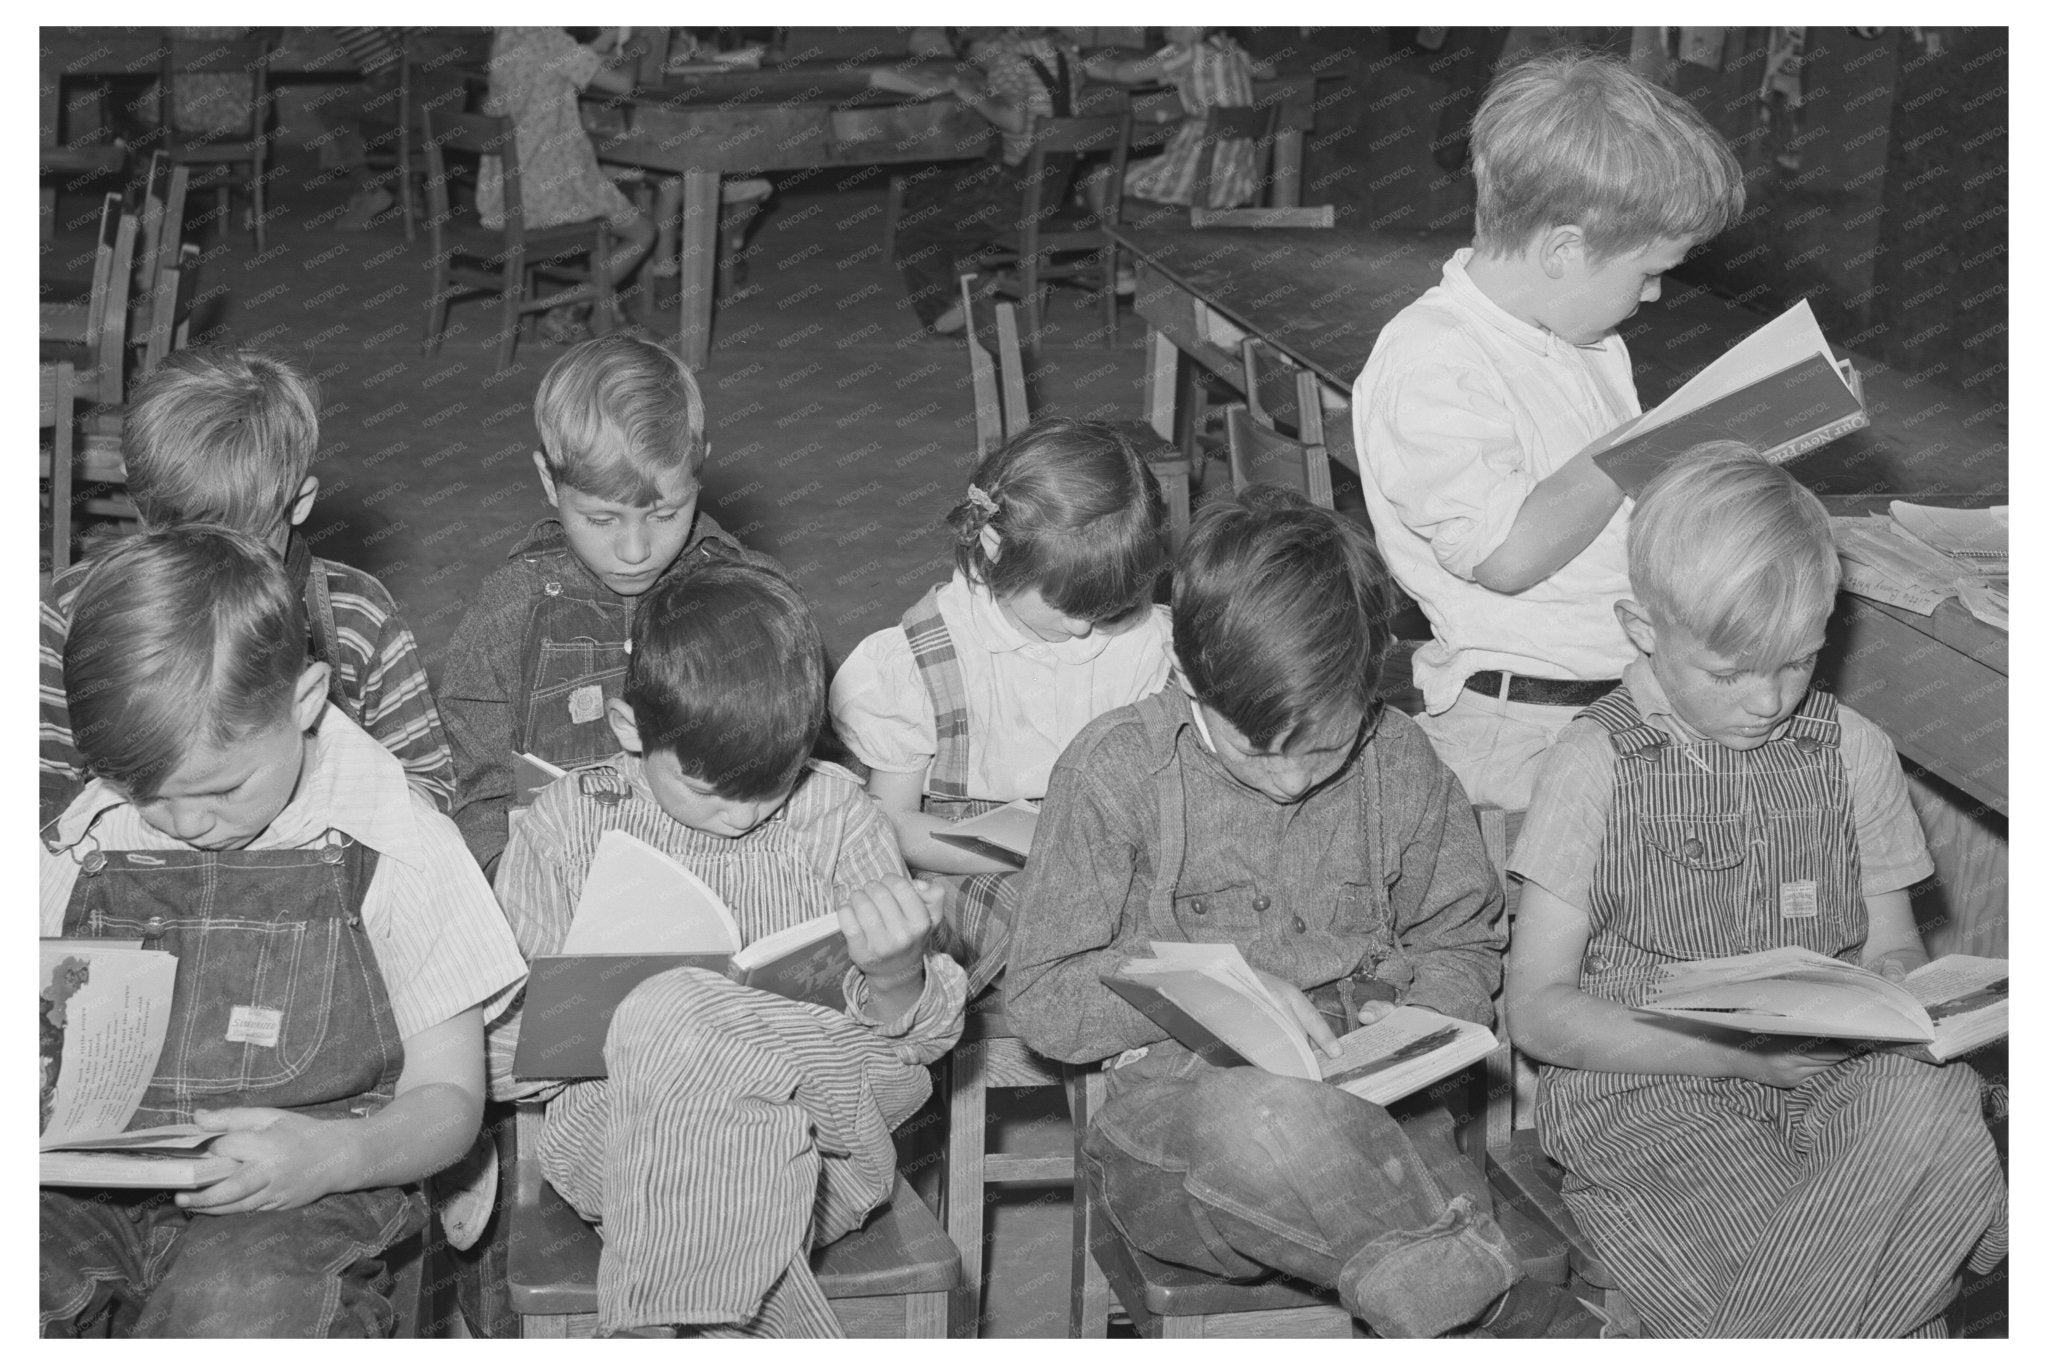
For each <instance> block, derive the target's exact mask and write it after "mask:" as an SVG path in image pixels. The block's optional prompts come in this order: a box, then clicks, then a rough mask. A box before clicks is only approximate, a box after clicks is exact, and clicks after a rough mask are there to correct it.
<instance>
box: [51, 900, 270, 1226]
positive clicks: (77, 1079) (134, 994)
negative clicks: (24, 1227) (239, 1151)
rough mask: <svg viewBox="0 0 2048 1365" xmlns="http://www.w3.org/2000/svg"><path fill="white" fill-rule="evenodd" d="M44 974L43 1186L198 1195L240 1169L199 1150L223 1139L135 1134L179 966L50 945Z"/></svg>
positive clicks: (112, 946) (128, 950) (114, 948)
mask: <svg viewBox="0 0 2048 1365" xmlns="http://www.w3.org/2000/svg"><path fill="white" fill-rule="evenodd" d="M40 967H41V970H40V973H39V979H40V981H41V990H40V998H39V999H38V1000H37V1002H36V1004H37V1020H38V1023H39V1025H40V1029H39V1033H40V1038H39V1042H38V1051H39V1053H40V1055H41V1062H42V1103H41V1115H40V1118H41V1136H40V1139H39V1142H38V1146H39V1149H40V1156H39V1165H40V1168H41V1169H40V1172H39V1179H40V1181H41V1183H42V1184H45V1185H90V1186H95V1187H100V1188H113V1187H119V1186H130V1187H136V1188H144V1189H165V1190H192V1189H198V1188H200V1187H201V1186H203V1185H210V1184H212V1183H213V1182H214V1181H216V1180H218V1179H220V1178H221V1177H222V1176H224V1175H226V1174H228V1173H229V1172H230V1171H232V1170H234V1169H235V1167H236V1166H237V1165H238V1164H239V1163H238V1162H236V1161H235V1160H234V1159H232V1158H230V1157H217V1156H209V1155H207V1154H205V1153H204V1152H203V1151H201V1150H200V1149H201V1148H203V1147H205V1146H206V1145H207V1144H208V1143H210V1142H212V1141H213V1140H214V1139H215V1138H216V1137H219V1136H220V1134H218V1133H209V1132H202V1131H201V1130H200V1129H199V1128H197V1127H195V1126H193V1125H191V1124H172V1125H167V1126H164V1127H158V1128H138V1129H136V1130H134V1131H132V1132H130V1131H128V1124H129V1123H130V1122H131V1121H132V1120H133V1119H134V1118H135V1110H136V1107H137V1106H138V1105H140V1104H141V1103H142V1097H143V1094H144V1093H145V1092H146V1091H147V1090H148V1089H149V1081H150V1077H151V1076H153V1075H154V1074H155V1073H156V1063H157V1056H158V1054H160V1053H161V1052H162V1051H163V1046H164V1033H165V1030H166V1029H167V1028H168V1027H169V1026H170V1019H171V993H172V989H173V987H174V986H175V984H176V982H177V976H178V959H177V958H175V957H173V956H172V955H171V954H169V953H166V952H160V951H157V950H155V949H149V948H144V947H143V946H142V945H141V943H139V942H136V941H132V940H130V941H123V940H119V939H76V938H69V939H67V938H46V939H44V940H43V941H42V944H41V963H40Z"/></svg>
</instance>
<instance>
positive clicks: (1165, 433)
mask: <svg viewBox="0 0 2048 1365" xmlns="http://www.w3.org/2000/svg"><path fill="white" fill-rule="evenodd" d="M1179 372H1180V347H1178V346H1176V345H1174V344H1173V343H1172V342H1171V341H1169V340H1167V338H1166V333H1164V332H1162V331H1160V330H1159V329H1158V328H1157V327H1155V326H1151V325H1149V324H1148V325H1147V326H1146V329H1145V420H1146V421H1147V422H1150V423H1151V424H1152V430H1154V431H1156V432H1158V433H1159V439H1160V440H1162V441H1167V442H1173V440H1174V435H1173V412H1174V400H1175V398H1176V396H1177V387H1178V386H1177V384H1176V382H1175V381H1176V377H1177V376H1178V374H1179Z"/></svg>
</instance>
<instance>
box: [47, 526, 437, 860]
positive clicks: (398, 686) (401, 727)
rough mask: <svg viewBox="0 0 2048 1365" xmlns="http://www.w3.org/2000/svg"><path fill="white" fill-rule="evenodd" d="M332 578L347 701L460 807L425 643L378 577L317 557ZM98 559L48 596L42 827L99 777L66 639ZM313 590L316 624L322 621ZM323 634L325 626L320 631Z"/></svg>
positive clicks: (418, 780) (422, 788)
mask: <svg viewBox="0 0 2048 1365" xmlns="http://www.w3.org/2000/svg"><path fill="white" fill-rule="evenodd" d="M312 563H313V565H314V566H315V568H316V569H317V570H319V571H320V572H323V573H325V575H326V587H327V595H328V600H329V602H330V603H331V605H332V607H333V610H334V635H335V638H334V641H333V644H334V652H335V658H334V659H333V660H332V662H333V664H334V669H335V672H336V674H337V675H338V683H339V691H340V695H341V696H342V697H343V698H344V699H346V700H347V702H348V704H349V705H350V706H351V707H352V708H353V709H354V711H355V714H356V719H357V720H358V721H359V722H360V723H361V725H362V727H363V728H364V729H365V730H367V731H369V732H370V735H371V736H372V737H373V738H374V739H376V740H377V742H378V743H380V744H382V745H383V746H384V747H385V748H386V749H389V750H390V751H391V752H392V754H393V755H394V756H396V757H397V759H398V760H399V762H400V763H402V764H404V765H405V776H406V780H407V781H409V782H411V783H412V785H413V786H414V787H415V788H416V789H418V791H419V792H420V793H421V795H423V796H425V797H426V798H427V799H428V800H429V801H431V802H433V803H434V806H435V807H436V808H437V809H439V810H442V811H447V810H450V809H452V808H453V806H454V804H455V760H454V758H453V756H452V755H451V754H450V753H449V749H448V736H447V733H446V732H445V731H444V730H443V729H442V727H441V713H440V712H439V711H438V710H436V709H435V706H434V696H433V693H432V692H431V691H429V690H428V688H427V671H426V669H425V667H423V666H422V665H421V663H420V656H419V646H418V645H417V644H415V643H414V642H413V636H412V631H411V630H410V629H409V628H407V626H406V624H405V621H404V619H403V618H402V617H400V616H399V614H398V608H397V606H396V605H394V604H393V602H392V600H391V594H390V593H389V592H387V591H386V590H385V588H384V585H383V584H382V583H380V582H378V581H377V579H376V578H375V577H373V576H372V575H370V574H366V573H364V572H363V571H362V570H360V569H352V568H350V567H349V566H348V565H346V564H337V563H336V562H334V561H333V560H331V559H320V558H317V557H315V558H314V559H313V560H312ZM91 567H92V565H91V561H87V562H85V563H82V564H77V565H74V566H73V567H72V568H70V569H68V570H66V571H65V572H64V573H62V574H59V575H58V576H57V578H56V579H55V580H54V581H53V582H52V583H50V585H49V586H47V587H45V588H44V589H43V601H42V611H41V622H40V625H41V643H40V648H39V652H38V663H39V665H40V685H41V695H40V698H39V706H40V710H41V721H42V733H41V752H40V754H39V758H38V762H39V766H40V769H41V775H42V814H41V823H42V824H45V825H47V824H48V823H49V822H50V821H51V820H52V819H54V818H56V816H57V815H58V814H59V813H60V812H62V811H63V809H64V807H65V806H66V805H67V804H69V803H70V801H71V799H72V798H73V797H75V796H76V795H77V794H78V793H79V791H80V790H81V789H82V788H83V787H84V786H85V784H86V782H87V781H88V780H89V779H90V774H89V773H88V772H87V771H86V766H85V758H84V756H83V755H82V754H80V753H79V752H78V748H77V746H76V744H74V743H73V742H72V734H71V710H70V706H69V704H68V701H67V699H66V697H65V694H64V641H65V638H66V637H67V636H68V635H69V634H70V630H71V608H72V604H73V603H74V602H75V601H76V600H77V597H78V593H79V590H80V589H81V588H82V587H84V585H85V577H86V574H87V573H88V572H89V571H90V570H91ZM312 587H313V585H312V584H311V583H310V582H309V583H308V584H307V593H306V596H307V609H308V616H309V624H312V621H311V619H310V618H312V617H313V616H314V614H315V607H314V602H313V598H314V596H315V594H314V593H313V591H312ZM315 628H317V626H316V627H315Z"/></svg>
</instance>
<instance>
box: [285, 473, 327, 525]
mask: <svg viewBox="0 0 2048 1365" xmlns="http://www.w3.org/2000/svg"><path fill="white" fill-rule="evenodd" d="M319 496H320V480H318V479H316V478H314V477H313V476H312V475H311V474H308V475H307V476H306V477H305V479H304V480H303V481H302V482H301V483H300V484H299V491H298V492H296V493H294V494H292V501H291V506H290V507H289V508H288V509H286V511H285V520H286V521H287V522H289V523H290V524H291V525H293V526H304V525H305V524H306V518H307V517H310V516H312V515H313V500H314V499H315V498H318V497H319Z"/></svg>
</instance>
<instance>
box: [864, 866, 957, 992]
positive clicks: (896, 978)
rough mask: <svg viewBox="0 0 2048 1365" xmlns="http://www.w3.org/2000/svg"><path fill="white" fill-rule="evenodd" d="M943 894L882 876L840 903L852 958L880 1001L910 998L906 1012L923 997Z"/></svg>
mask: <svg viewBox="0 0 2048 1365" xmlns="http://www.w3.org/2000/svg"><path fill="white" fill-rule="evenodd" d="M944 896H945V893H944V892H943V891H942V890H941V889H940V888H938V887H937V886H934V885H932V884H931V883H929V882H913V881H911V880H910V879H909V878H908V877H883V878H881V879H879V880H877V881H872V882H869V883H868V884H867V885H866V886H864V887H861V888H860V889H859V890H857V891H854V892H853V893H851V894H850V895H848V896H847V898H846V899H845V900H844V901H842V902H841V903H840V905H839V927H840V929H841V930H842V931H843V932H844V933H845V934H846V951H847V955H848V956H849V957H851V958H852V959H853V965H854V966H856V967H858V968H860V970H861V975H863V976H865V977H867V979H868V989H870V990H872V991H873V992H875V994H876V995H877V996H878V997H891V996H899V995H905V994H907V995H908V999H907V1000H906V1001H904V1006H905V1007H906V1008H907V1007H908V1006H909V1005H910V1004H914V1003H916V999H917V996H918V995H921V994H923V992H924V948H925V942H926V940H928V939H929V938H930V937H931V933H932V927H933V926H934V925H936V924H937V923H938V922H939V902H940V901H941V900H942V899H943V898H944ZM912 988H914V989H912ZM878 1003H879V1001H878Z"/></svg>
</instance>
